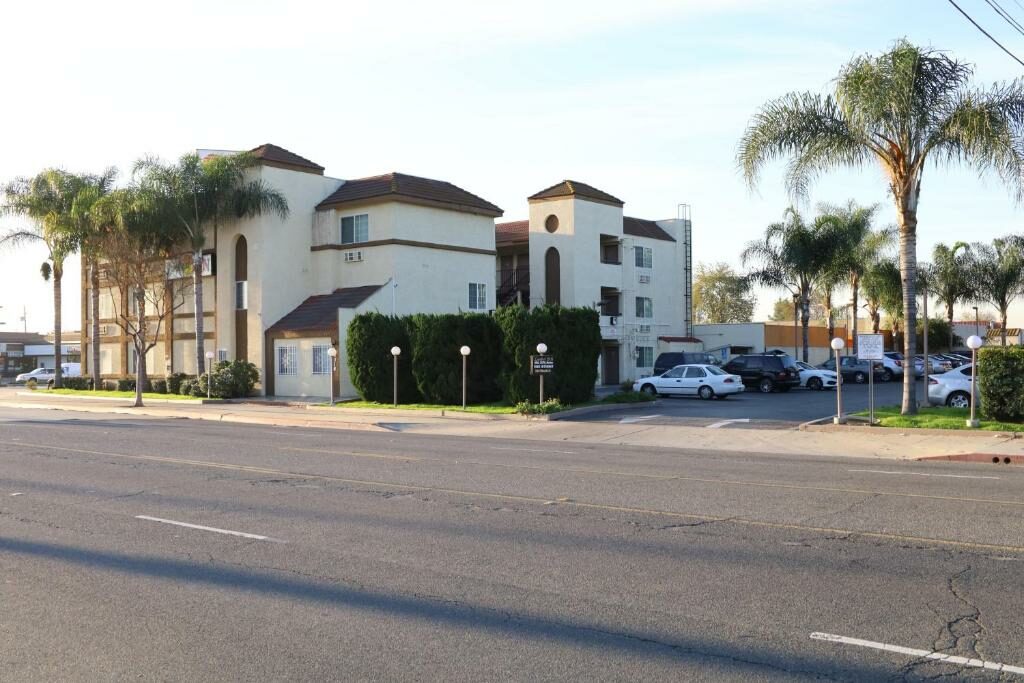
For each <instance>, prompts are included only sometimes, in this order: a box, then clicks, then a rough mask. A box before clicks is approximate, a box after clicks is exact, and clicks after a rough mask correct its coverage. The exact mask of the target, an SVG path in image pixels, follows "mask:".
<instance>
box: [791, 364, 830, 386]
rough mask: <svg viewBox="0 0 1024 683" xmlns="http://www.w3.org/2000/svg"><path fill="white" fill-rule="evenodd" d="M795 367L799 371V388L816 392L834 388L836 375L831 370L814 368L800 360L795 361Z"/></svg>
mask: <svg viewBox="0 0 1024 683" xmlns="http://www.w3.org/2000/svg"><path fill="white" fill-rule="evenodd" d="M796 367H797V368H798V369H799V370H800V386H802V387H807V388H808V389H814V390H816V391H821V390H822V389H835V388H836V373H835V372H833V371H832V370H825V369H823V368H816V367H814V366H813V365H811V364H810V363H805V362H803V361H802V360H798V361H796Z"/></svg>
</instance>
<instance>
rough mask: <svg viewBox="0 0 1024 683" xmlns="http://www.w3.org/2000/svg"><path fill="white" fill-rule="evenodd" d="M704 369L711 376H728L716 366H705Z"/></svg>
mask: <svg viewBox="0 0 1024 683" xmlns="http://www.w3.org/2000/svg"><path fill="white" fill-rule="evenodd" d="M704 369H705V370H707V371H708V374H709V375H724V374H726V373H725V372H723V371H722V370H721V369H720V368H719V367H717V366H715V365H705V366H704Z"/></svg>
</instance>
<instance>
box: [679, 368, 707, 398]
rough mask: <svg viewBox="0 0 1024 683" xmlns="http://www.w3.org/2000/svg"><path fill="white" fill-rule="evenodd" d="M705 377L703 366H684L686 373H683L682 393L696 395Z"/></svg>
mask: <svg viewBox="0 0 1024 683" xmlns="http://www.w3.org/2000/svg"><path fill="white" fill-rule="evenodd" d="M706 378H707V373H706V372H704V368H692V367H691V368H686V373H685V374H683V385H682V387H683V389H682V392H681V393H683V394H685V395H687V396H696V395H697V392H698V391H699V390H700V388H701V386H703V385H704V382H705V380H706Z"/></svg>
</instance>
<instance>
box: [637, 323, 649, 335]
mask: <svg viewBox="0 0 1024 683" xmlns="http://www.w3.org/2000/svg"><path fill="white" fill-rule="evenodd" d="M637 332H639V333H640V334H650V333H651V326H650V325H640V326H639V328H638V329H637Z"/></svg>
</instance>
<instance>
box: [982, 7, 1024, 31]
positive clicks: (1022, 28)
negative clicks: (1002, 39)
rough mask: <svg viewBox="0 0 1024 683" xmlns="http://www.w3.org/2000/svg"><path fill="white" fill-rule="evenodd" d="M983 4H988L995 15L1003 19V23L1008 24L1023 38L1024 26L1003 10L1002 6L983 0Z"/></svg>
mask: <svg viewBox="0 0 1024 683" xmlns="http://www.w3.org/2000/svg"><path fill="white" fill-rule="evenodd" d="M985 2H986V3H988V6H989V7H991V8H992V9H994V10H995V12H996V14H998V15H999V16H1000V17H1002V18H1003V21H1005V22H1006V23H1008V24H1009V25H1010V26H1011V27H1012V28H1013V29H1014V30H1015V31H1017V33H1019V34H1021V35H1022V36H1024V26H1021V25H1020V23H1019V22H1018V21H1017V20H1016V19H1014V18H1013V16H1012V15H1011V14H1010V13H1009V12H1007V11H1006V10H1005V9H1003V7H1002V5H1000V4H999V3H998V2H997V0H985Z"/></svg>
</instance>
